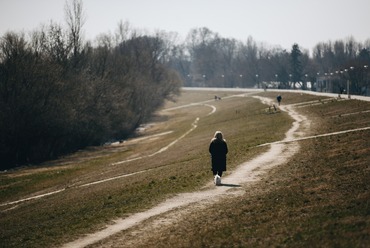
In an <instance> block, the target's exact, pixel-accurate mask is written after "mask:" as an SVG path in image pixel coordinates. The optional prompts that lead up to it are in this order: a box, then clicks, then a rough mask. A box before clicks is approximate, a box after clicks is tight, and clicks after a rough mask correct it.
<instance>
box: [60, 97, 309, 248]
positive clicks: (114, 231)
mask: <svg viewBox="0 0 370 248" xmlns="http://www.w3.org/2000/svg"><path fill="white" fill-rule="evenodd" d="M260 100H261V101H263V102H264V103H266V104H268V105H271V102H270V101H271V100H270V99H268V98H260ZM280 108H281V110H282V111H286V112H288V113H289V114H290V115H291V117H292V118H293V119H294V123H293V125H292V127H291V129H290V130H289V131H288V132H287V133H286V137H285V140H289V141H292V140H294V139H297V138H300V137H302V136H303V135H304V134H305V130H307V128H308V127H309V125H310V122H309V120H307V118H306V117H305V116H303V115H301V114H299V113H297V112H296V111H295V110H294V109H293V107H291V106H289V105H287V106H281V107H280ZM298 130H299V131H298ZM298 150H299V145H298V144H297V143H294V142H287V143H273V144H270V149H269V150H268V151H267V152H265V153H263V154H261V155H260V156H258V157H256V158H254V159H253V160H251V161H248V162H245V163H243V164H241V165H240V166H239V167H238V168H237V169H235V170H234V171H232V172H231V173H230V174H229V175H226V176H224V177H223V178H222V185H221V186H218V187H216V186H214V185H213V182H210V183H209V184H208V185H205V187H204V188H203V189H202V190H201V191H197V192H191V193H184V194H179V195H176V196H174V197H173V198H171V199H167V200H166V201H165V202H163V203H161V204H160V205H158V206H156V207H154V208H152V209H148V210H147V211H145V212H141V213H137V214H133V215H131V216H129V217H127V218H124V219H117V220H114V221H113V224H111V225H109V226H107V227H106V228H105V229H103V230H101V231H99V232H96V233H92V234H89V235H87V236H85V237H82V238H80V239H78V240H76V241H74V242H71V243H68V244H65V245H64V246H63V247H86V246H89V247H136V246H138V245H139V244H140V243H143V242H145V239H146V238H150V235H148V234H150V233H152V232H153V231H155V230H158V229H159V228H160V227H165V226H169V225H173V224H174V223H176V222H178V221H180V220H181V219H182V218H185V217H186V216H187V215H188V214H192V213H195V212H199V211H204V210H205V209H206V208H207V207H208V206H210V204H215V203H216V202H218V201H221V200H223V199H226V198H229V197H237V196H240V195H242V194H244V193H245V186H248V185H250V184H253V183H255V182H258V181H259V180H260V179H261V176H262V175H263V174H265V173H266V172H267V171H269V169H271V168H272V167H274V166H277V165H279V164H283V163H285V162H287V160H288V159H289V158H291V157H292V156H293V155H294V154H295V153H297V152H298Z"/></svg>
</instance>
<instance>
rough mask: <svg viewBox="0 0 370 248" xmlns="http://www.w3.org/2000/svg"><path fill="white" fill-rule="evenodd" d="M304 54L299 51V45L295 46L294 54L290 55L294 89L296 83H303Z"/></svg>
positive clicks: (293, 48)
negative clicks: (302, 60) (302, 59)
mask: <svg viewBox="0 0 370 248" xmlns="http://www.w3.org/2000/svg"><path fill="white" fill-rule="evenodd" d="M301 57H302V52H301V50H300V49H299V46H298V44H294V45H293V47H292V52H291V54H290V59H291V60H290V65H291V72H292V82H293V88H295V85H296V83H301V82H302V75H303V73H302V62H301Z"/></svg>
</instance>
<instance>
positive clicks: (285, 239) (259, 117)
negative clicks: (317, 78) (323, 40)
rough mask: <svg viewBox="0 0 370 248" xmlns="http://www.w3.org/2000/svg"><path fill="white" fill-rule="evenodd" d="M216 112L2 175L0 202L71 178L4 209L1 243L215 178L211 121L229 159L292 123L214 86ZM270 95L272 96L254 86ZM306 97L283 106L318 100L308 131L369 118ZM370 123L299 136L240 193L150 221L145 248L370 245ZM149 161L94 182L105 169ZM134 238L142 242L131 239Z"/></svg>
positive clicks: (38, 237)
mask: <svg viewBox="0 0 370 248" xmlns="http://www.w3.org/2000/svg"><path fill="white" fill-rule="evenodd" d="M217 94H218V95H220V96H221V97H222V98H223V100H222V101H212V102H209V104H212V105H214V106H216V107H217V112H216V114H215V115H210V116H207V114H208V113H209V112H210V111H211V109H210V108H209V107H207V106H194V107H191V108H184V109H179V110H177V111H166V112H163V113H158V116H157V117H156V118H155V119H156V120H157V121H158V122H157V123H156V124H155V125H153V126H152V127H150V128H149V129H148V130H147V131H146V133H145V134H146V135H153V134H158V133H161V132H166V131H173V132H172V133H170V134H166V135H163V136H159V137H158V138H156V139H153V140H151V139H150V140H144V141H140V142H136V143H135V142H132V143H124V144H122V145H120V146H117V147H101V148H91V149H88V150H86V151H81V152H79V153H78V155H77V156H76V155H74V156H71V157H66V158H64V159H63V160H60V161H54V162H52V163H48V164H45V165H41V166H38V167H37V168H23V169H21V170H18V171H14V172H8V173H3V174H0V180H1V181H0V197H1V202H2V203H3V202H7V201H12V200H16V199H20V198H23V197H28V196H30V195H36V194H39V193H42V192H48V191H52V190H55V189H60V188H64V187H69V188H68V189H66V190H65V191H63V192H62V193H59V194H55V195H52V196H49V197H44V198H41V199H38V200H33V201H28V202H25V203H22V204H19V205H16V206H15V208H12V207H13V205H12V206H3V207H1V208H0V210H1V212H0V240H1V245H0V246H1V247H50V246H54V245H57V244H60V243H63V242H66V241H71V240H74V239H75V238H76V237H78V236H80V235H83V234H85V233H87V232H90V231H92V230H97V229H99V228H101V227H103V226H104V225H105V224H107V223H109V222H110V221H111V220H112V219H114V218H116V217H123V216H126V215H128V214H130V213H133V212H139V211H141V210H143V209H147V208H149V207H151V206H153V205H155V204H157V203H158V202H160V201H162V200H163V199H165V198H167V197H169V196H170V195H173V194H175V193H179V192H188V191H192V190H197V189H199V188H200V187H202V186H203V185H204V184H205V183H206V182H208V181H209V180H210V178H211V172H210V166H209V155H208V151H207V149H208V143H209V140H210V138H211V137H212V135H213V134H214V132H215V130H222V131H223V132H224V134H225V137H226V139H227V140H228V144H229V149H230V154H229V160H228V168H229V169H230V170H232V168H234V167H235V166H237V165H239V164H240V163H241V162H245V161H246V160H248V159H250V158H252V157H253V156H255V155H257V154H259V153H261V152H262V151H263V150H264V149H265V148H258V149H256V148H253V147H254V146H255V145H257V144H261V143H266V142H271V141H276V140H280V139H281V138H282V137H283V135H284V133H285V131H286V130H287V129H289V127H290V123H291V120H290V118H289V116H288V115H287V114H285V113H278V114H266V112H265V110H266V106H264V105H262V104H261V103H259V101H258V100H255V99H252V98H249V97H248V98H247V97H245V98H242V97H238V98H227V96H229V95H232V94H235V93H230V92H221V93H217ZM214 95H215V94H214V92H191V91H189V92H185V93H184V94H183V95H182V97H181V98H180V99H179V100H178V102H177V103H169V104H168V105H167V106H166V108H167V107H174V106H180V105H183V104H186V103H189V102H198V101H199V102H200V101H206V100H209V99H213V97H214ZM261 95H263V96H267V97H272V98H274V97H275V93H268V92H267V93H261ZM319 99H322V100H324V99H325V98H319V97H315V96H310V95H300V94H284V95H283V104H292V103H299V102H307V101H317V102H318V103H320V104H319V105H312V106H304V107H301V108H298V110H299V111H302V112H304V113H305V115H307V116H309V118H310V119H312V120H314V122H313V124H312V126H311V128H312V133H311V134H322V133H327V132H333V131H337V130H345V129H347V128H355V127H363V126H370V115H369V114H367V115H363V114H353V115H349V116H345V115H344V114H346V113H355V112H359V111H361V110H368V109H369V105H368V104H367V103H363V102H358V101H334V100H332V101H322V102H319V101H318V100H319ZM196 117H200V120H199V122H198V127H197V128H196V129H195V130H194V131H193V132H191V133H190V134H189V135H187V136H186V137H185V138H183V139H182V140H181V141H179V142H178V143H176V144H175V145H173V146H172V147H170V148H169V150H168V151H167V152H165V153H161V154H158V155H156V156H155V157H146V158H143V159H141V160H137V161H133V162H129V163H124V164H122V165H116V166H112V165H110V164H111V163H112V162H117V161H121V160H124V159H127V158H132V157H133V156H137V154H140V155H146V154H151V153H152V152H155V151H157V150H158V149H159V148H160V147H162V146H165V145H167V144H169V143H170V142H172V141H173V140H174V139H176V138H177V137H179V135H182V134H183V133H185V132H186V131H187V130H189V129H190V128H191V123H193V121H194V120H195V118H196ZM369 136H370V132H369V131H363V132H358V133H350V134H345V135H341V136H330V137H323V138H319V139H312V140H306V141H301V142H300V145H301V150H300V151H301V152H300V153H299V154H298V155H296V156H295V157H294V158H293V159H292V160H291V161H289V163H287V164H284V165H282V166H279V167H278V168H275V169H273V170H272V171H271V173H269V174H268V175H266V176H265V178H264V179H263V180H262V181H261V182H259V183H257V184H253V185H249V186H248V187H246V188H245V191H246V194H245V195H244V196H243V197H241V198H238V199H228V200H226V201H225V202H223V203H221V204H218V205H217V206H212V207H210V208H209V209H207V211H202V212H199V213H194V214H193V215H191V216H187V218H186V219H181V220H179V221H178V222H177V223H174V225H171V226H170V227H163V228H162V229H156V232H153V233H151V234H148V239H145V240H142V243H141V244H140V245H142V247H147V246H154V247H266V246H267V247H268V246H273V247H279V246H281V247H307V246H314V247H315V246H316V247H366V246H369V244H370V217H369V214H370V207H369V199H370V196H369V186H368V182H369V179H370V176H369V171H370V170H369V165H370V152H369V147H370V146H369V145H370V144H369V140H370V139H369V138H370V137H369ZM148 169H152V170H151V171H150V172H149V171H148V172H145V173H141V174H136V175H135V176H131V177H125V178H121V179H117V180H112V181H109V182H108V183H101V184H97V185H94V186H89V187H77V186H78V185H83V184H85V183H88V182H93V181H96V180H99V179H104V178H109V177H112V176H117V175H122V174H127V173H132V172H135V171H142V170H148ZM135 246H139V244H136V245H135Z"/></svg>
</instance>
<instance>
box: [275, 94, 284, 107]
mask: <svg viewBox="0 0 370 248" xmlns="http://www.w3.org/2000/svg"><path fill="white" fill-rule="evenodd" d="M281 99H283V98H282V97H281V95H278V96H277V97H276V100H277V102H278V104H279V106H280V102H281Z"/></svg>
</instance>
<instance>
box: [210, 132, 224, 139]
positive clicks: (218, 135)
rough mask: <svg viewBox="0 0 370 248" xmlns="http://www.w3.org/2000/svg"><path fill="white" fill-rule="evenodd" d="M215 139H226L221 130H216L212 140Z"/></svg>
mask: <svg viewBox="0 0 370 248" xmlns="http://www.w3.org/2000/svg"><path fill="white" fill-rule="evenodd" d="M215 139H218V140H224V138H223V134H222V132H221V131H216V132H215V135H214V136H213V139H212V140H215Z"/></svg>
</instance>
